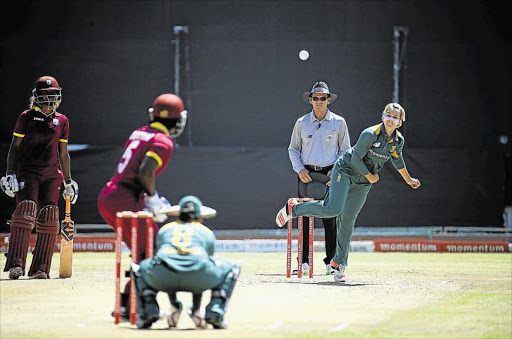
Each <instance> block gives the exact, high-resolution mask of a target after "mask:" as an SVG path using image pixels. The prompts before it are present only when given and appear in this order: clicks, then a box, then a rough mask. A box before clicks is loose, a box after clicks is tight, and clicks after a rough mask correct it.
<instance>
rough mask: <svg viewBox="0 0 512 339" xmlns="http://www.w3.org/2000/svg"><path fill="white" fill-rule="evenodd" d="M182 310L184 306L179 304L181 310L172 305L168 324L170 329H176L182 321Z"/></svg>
mask: <svg viewBox="0 0 512 339" xmlns="http://www.w3.org/2000/svg"><path fill="white" fill-rule="evenodd" d="M182 310H183V306H182V304H181V303H180V304H179V308H178V307H176V306H174V305H171V313H170V314H169V315H168V316H167V324H168V325H169V328H176V326H177V325H178V320H180V315H181V311H182Z"/></svg>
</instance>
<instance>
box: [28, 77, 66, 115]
mask: <svg viewBox="0 0 512 339" xmlns="http://www.w3.org/2000/svg"><path fill="white" fill-rule="evenodd" d="M32 98H33V103H34V104H36V105H37V106H38V107H39V108H43V107H47V108H49V109H51V112H50V113H48V114H52V113H53V112H55V110H56V109H57V107H59V105H60V103H61V101H62V88H60V86H59V83H58V82H57V80H56V79H55V78H54V77H51V76H47V75H45V76H42V77H40V78H39V79H37V80H36V84H35V87H34V89H33V90H32ZM43 113H44V112H43ZM44 114H47V113H44Z"/></svg>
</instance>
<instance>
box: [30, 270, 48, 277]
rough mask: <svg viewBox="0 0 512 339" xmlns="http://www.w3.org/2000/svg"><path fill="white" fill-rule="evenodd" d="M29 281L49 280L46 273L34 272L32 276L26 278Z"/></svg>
mask: <svg viewBox="0 0 512 339" xmlns="http://www.w3.org/2000/svg"><path fill="white" fill-rule="evenodd" d="M28 278H29V279H50V277H49V276H48V273H46V272H44V271H39V270H38V271H36V272H35V273H34V274H32V275H31V276H30V277H28Z"/></svg>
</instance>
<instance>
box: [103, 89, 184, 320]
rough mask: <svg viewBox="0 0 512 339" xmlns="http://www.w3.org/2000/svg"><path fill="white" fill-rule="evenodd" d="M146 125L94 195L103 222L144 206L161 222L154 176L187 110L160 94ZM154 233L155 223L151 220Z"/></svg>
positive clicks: (163, 204)
mask: <svg viewBox="0 0 512 339" xmlns="http://www.w3.org/2000/svg"><path fill="white" fill-rule="evenodd" d="M147 114H148V120H149V121H148V122H149V124H148V125H145V126H142V127H140V128H138V129H136V130H134V131H133V132H132V133H131V134H130V136H129V138H128V140H127V141H126V144H125V148H124V152H123V154H122V156H121V158H120V159H119V161H118V162H117V164H116V166H115V170H114V175H113V176H112V178H111V179H110V180H109V181H108V182H107V183H106V184H105V186H104V187H103V188H102V190H101V191H100V193H99V195H98V202H97V204H98V210H99V212H100V214H101V216H102V217H103V219H104V220H105V222H106V223H107V224H109V225H111V226H112V227H115V225H116V221H115V220H116V214H117V212H122V211H142V210H147V211H149V212H151V213H153V215H155V218H154V220H155V222H158V223H163V222H165V219H167V216H166V215H165V214H161V213H159V211H160V210H162V209H164V208H167V207H169V206H170V204H169V202H168V201H167V199H165V198H164V197H160V196H159V194H158V191H157V189H156V178H157V177H158V176H159V175H160V174H161V173H162V172H163V171H164V170H165V168H166V167H167V165H168V163H169V160H170V158H171V154H172V152H173V150H174V146H175V141H174V140H175V139H176V138H178V137H179V136H180V135H181V134H182V133H183V131H184V129H185V126H186V123H187V111H186V110H185V107H184V104H183V101H182V99H181V98H180V97H179V96H177V95H175V94H172V93H164V94H160V95H159V96H157V97H156V99H154V101H153V107H151V108H150V109H149V110H148V112H147ZM153 230H154V232H155V233H156V230H157V224H156V223H153ZM122 236H123V241H124V242H125V244H128V246H130V244H131V241H132V235H131V231H130V228H129V225H127V224H124V225H123V230H122ZM137 242H138V246H137V248H138V249H139V253H138V254H139V257H141V258H145V257H146V254H145V250H144V249H145V243H146V232H145V228H144V227H141V229H140V234H139V236H138V237H137ZM130 287H131V286H130V283H127V284H126V285H125V288H124V292H123V293H122V294H121V300H122V305H123V307H122V310H121V317H122V318H123V319H127V318H128V316H129V303H128V301H129V299H130V293H129V291H130Z"/></svg>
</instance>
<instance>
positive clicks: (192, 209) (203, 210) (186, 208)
mask: <svg viewBox="0 0 512 339" xmlns="http://www.w3.org/2000/svg"><path fill="white" fill-rule="evenodd" d="M178 205H179V206H180V212H179V213H180V214H179V217H178V218H179V219H180V220H181V221H185V222H186V221H192V220H198V219H204V218H212V217H214V216H215V215H217V211H216V210H214V209H213V208H210V207H206V206H203V203H202V202H201V200H199V198H198V197H195V196H193V195H187V196H184V197H183V198H181V199H180V201H179V202H178Z"/></svg>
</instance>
